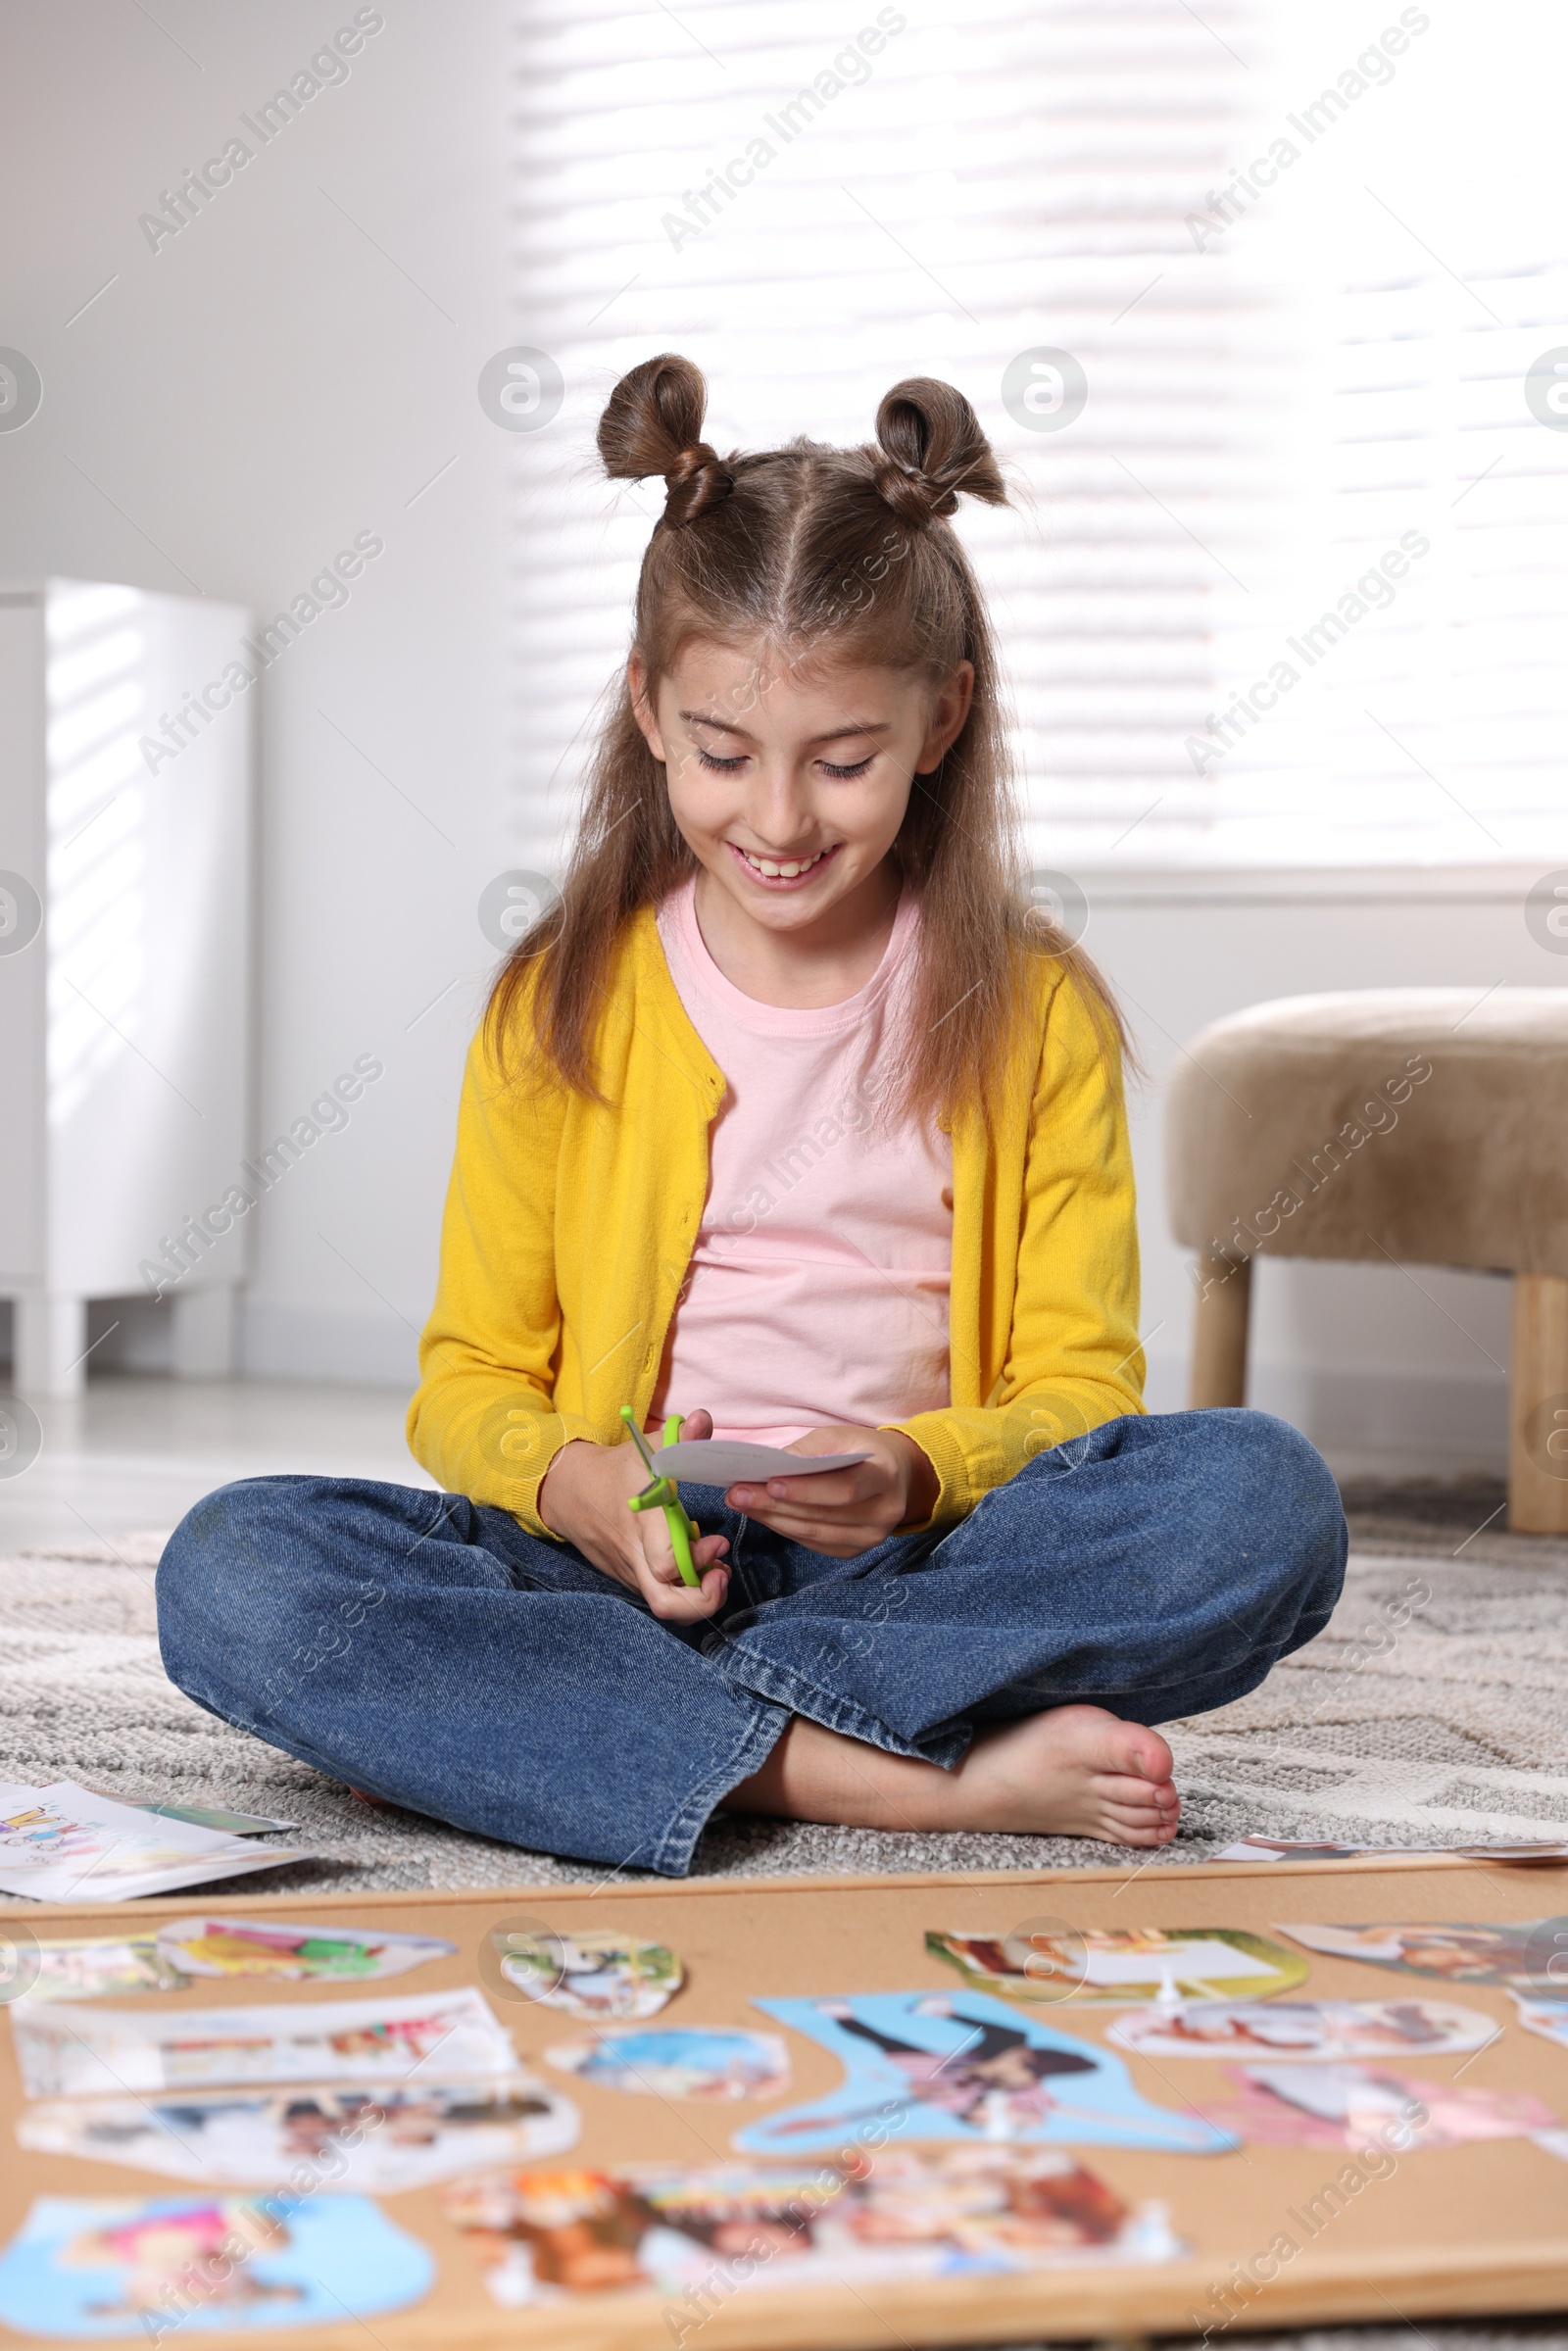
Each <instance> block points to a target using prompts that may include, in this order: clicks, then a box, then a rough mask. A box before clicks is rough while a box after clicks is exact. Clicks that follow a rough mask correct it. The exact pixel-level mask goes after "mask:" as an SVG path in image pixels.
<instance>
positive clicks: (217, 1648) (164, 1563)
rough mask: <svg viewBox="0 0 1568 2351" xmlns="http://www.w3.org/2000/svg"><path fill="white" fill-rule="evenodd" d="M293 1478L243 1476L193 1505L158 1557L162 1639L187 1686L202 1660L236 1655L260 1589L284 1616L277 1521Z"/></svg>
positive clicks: (174, 1672)
mask: <svg viewBox="0 0 1568 2351" xmlns="http://www.w3.org/2000/svg"><path fill="white" fill-rule="evenodd" d="M303 1483H304V1481H303V1480H300V1479H295V1478H243V1479H240V1480H239V1481H237V1482H236V1483H235V1484H234V1485H232V1486H221V1487H219V1488H218V1490H217V1491H216V1493H213V1494H205V1495H204V1496H203V1497H202V1499H201V1500H200V1501H199V1502H197V1503H196V1504H195V1505H194V1507H193V1508H191V1509H190V1510H187V1511H186V1513H185V1515H184V1517H183V1518H182V1519H181V1520H180V1522H179V1524H178V1526H177V1527H176V1528H175V1529H174V1532H173V1534H172V1535H171V1537H170V1539H169V1541H168V1543H166V1544H165V1545H164V1553H163V1557H162V1558H161V1559H160V1560H159V1562H158V1577H157V1597H158V1644H159V1647H160V1649H161V1651H162V1653H163V1660H164V1670H165V1672H166V1673H167V1674H168V1675H169V1678H170V1680H171V1681H172V1682H174V1683H176V1684H178V1686H179V1687H180V1688H181V1689H187V1688H188V1683H189V1677H191V1676H192V1675H193V1674H194V1673H197V1672H199V1670H200V1667H201V1664H202V1662H203V1661H204V1659H207V1658H212V1657H217V1656H229V1657H231V1656H232V1653H233V1650H234V1648H235V1647H236V1646H237V1645H238V1644H239V1643H240V1642H241V1641H243V1639H244V1638H245V1627H246V1625H247V1623H248V1622H249V1623H252V1624H253V1623H254V1621H255V1617H256V1613H257V1609H256V1602H257V1594H258V1587H259V1586H260V1585H261V1584H263V1583H264V1582H267V1583H270V1584H271V1585H272V1586H273V1591H272V1592H271V1593H270V1594H269V1603H270V1605H269V1613H270V1612H271V1611H272V1610H273V1609H275V1610H276V1613H277V1614H278V1615H279V1616H280V1615H281V1614H282V1613H283V1608H282V1604H281V1594H280V1593H279V1592H277V1590H276V1587H277V1585H278V1584H279V1583H280V1582H281V1581H282V1579H280V1578H279V1577H278V1575H277V1568H278V1564H279V1553H280V1551H282V1550H283V1549H284V1547H285V1546H284V1545H283V1544H281V1543H279V1540H278V1532H279V1530H278V1521H279V1519H280V1516H281V1514H282V1512H283V1509H284V1508H285V1506H286V1502H287V1499H288V1495H289V1492H290V1490H292V1489H295V1488H297V1487H298V1486H299V1485H301V1484H303Z"/></svg>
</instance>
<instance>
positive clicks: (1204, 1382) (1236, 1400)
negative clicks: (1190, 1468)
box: [1187, 1257, 1252, 1412]
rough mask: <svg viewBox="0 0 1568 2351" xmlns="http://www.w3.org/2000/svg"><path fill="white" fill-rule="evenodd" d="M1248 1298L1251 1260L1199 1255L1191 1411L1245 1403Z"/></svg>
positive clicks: (1250, 1289) (1250, 1283)
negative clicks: (1218, 1405)
mask: <svg viewBox="0 0 1568 2351" xmlns="http://www.w3.org/2000/svg"><path fill="white" fill-rule="evenodd" d="M1251 1295H1252V1263H1251V1259H1250V1257H1200V1258H1199V1260H1198V1316H1197V1320H1196V1321H1195V1323H1194V1325H1193V1384H1192V1392H1191V1394H1190V1396H1188V1399H1187V1400H1188V1403H1189V1404H1190V1406H1191V1407H1192V1409H1193V1410H1194V1411H1195V1412H1202V1411H1206V1410H1208V1409H1210V1408H1211V1407H1212V1406H1214V1405H1217V1404H1245V1403H1246V1401H1247V1320H1248V1307H1249V1305H1250V1300H1251Z"/></svg>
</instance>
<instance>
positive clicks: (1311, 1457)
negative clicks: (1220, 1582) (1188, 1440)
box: [1193, 1409, 1349, 1623]
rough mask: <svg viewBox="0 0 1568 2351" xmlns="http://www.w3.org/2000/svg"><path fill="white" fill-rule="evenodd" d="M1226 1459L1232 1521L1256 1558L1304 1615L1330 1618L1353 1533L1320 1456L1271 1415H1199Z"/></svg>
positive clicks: (1238, 1412)
mask: <svg viewBox="0 0 1568 2351" xmlns="http://www.w3.org/2000/svg"><path fill="white" fill-rule="evenodd" d="M1193 1417H1194V1419H1195V1420H1199V1421H1202V1422H1205V1423H1207V1424H1208V1427H1207V1430H1206V1431H1205V1434H1206V1435H1207V1436H1208V1437H1209V1438H1210V1440H1211V1442H1212V1443H1213V1444H1214V1445H1215V1446H1216V1448H1217V1449H1218V1450H1219V1451H1220V1453H1221V1454H1222V1456H1223V1469H1224V1481H1225V1485H1226V1488H1227V1490H1228V1494H1229V1498H1230V1502H1231V1509H1232V1512H1233V1514H1234V1515H1233V1516H1232V1525H1233V1526H1235V1527H1237V1530H1238V1532H1242V1531H1245V1534H1246V1537H1247V1541H1246V1545H1245V1547H1246V1550H1247V1552H1248V1554H1249V1556H1250V1561H1251V1562H1252V1563H1253V1564H1255V1565H1258V1566H1262V1567H1265V1568H1266V1569H1267V1570H1268V1571H1269V1572H1270V1573H1271V1575H1272V1577H1273V1578H1274V1579H1275V1580H1276V1581H1277V1585H1278V1588H1279V1589H1280V1590H1281V1591H1282V1592H1290V1593H1291V1594H1292V1595H1293V1596H1294V1598H1295V1599H1296V1602H1297V1605H1298V1607H1299V1610H1300V1613H1301V1615H1302V1616H1303V1617H1315V1618H1318V1619H1319V1620H1321V1621H1322V1622H1325V1623H1326V1622H1327V1620H1328V1618H1329V1616H1330V1614H1331V1613H1332V1611H1333V1608H1334V1604H1335V1602H1336V1600H1338V1598H1339V1596H1340V1592H1341V1589H1342V1587H1343V1586H1344V1583H1345V1560H1346V1553H1347V1551H1348V1547H1349V1533H1348V1528H1347V1527H1346V1523H1345V1512H1344V1509H1343V1508H1342V1506H1341V1503H1340V1492H1339V1488H1338V1487H1337V1486H1336V1485H1335V1483H1334V1477H1333V1473H1332V1472H1331V1470H1330V1468H1329V1465H1328V1463H1327V1462H1326V1461H1325V1460H1324V1458H1323V1456H1322V1454H1321V1453H1320V1452H1319V1451H1318V1449H1317V1447H1316V1445H1313V1444H1312V1443H1311V1442H1310V1441H1309V1440H1308V1439H1307V1438H1305V1437H1303V1436H1302V1435H1301V1432H1300V1430H1299V1429H1296V1428H1293V1427H1292V1426H1291V1424H1290V1422H1289V1421H1288V1420H1279V1419H1276V1417H1275V1415H1274V1414H1273V1413H1272V1412H1251V1411H1246V1410H1241V1409H1236V1410H1229V1409H1221V1410H1211V1411H1205V1412H1201V1413H1195V1414H1194V1415H1193Z"/></svg>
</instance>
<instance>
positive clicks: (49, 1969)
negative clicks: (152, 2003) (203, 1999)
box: [12, 1935, 190, 2000]
mask: <svg viewBox="0 0 1568 2351" xmlns="http://www.w3.org/2000/svg"><path fill="white" fill-rule="evenodd" d="M22 1957H23V1959H30V1962H31V1966H32V1967H33V1968H36V1971H37V1972H36V1974H34V1975H32V1978H31V1981H30V1983H29V1982H27V1981H25V1980H24V1981H23V1982H22V1983H21V1984H20V1985H19V1986H18V1988H17V1989H16V1990H15V1991H14V1992H13V1993H12V1998H13V1999H14V2000H102V1999H116V1998H122V1997H123V1995H124V1994H125V1993H126V1992H142V1991H182V1990H183V1989H184V1987H185V1985H186V1984H188V1983H189V1981H190V1979H189V1977H188V1976H182V1975H181V1974H180V1972H179V1970H178V1969H177V1968H175V1967H172V1966H171V1965H170V1963H169V1961H168V1960H167V1959H166V1958H165V1957H164V1955H163V1953H162V1952H161V1951H160V1950H159V1948H158V1945H157V1943H156V1942H155V1941H154V1940H153V1938H152V1936H151V1935H62V1936H58V1937H53V1938H50V1939H48V1940H45V1939H44V1938H43V1937H41V1936H40V1937H39V1938H38V1939H37V1940H36V1941H35V1942H34V1943H33V1944H32V1946H31V1949H30V1952H25V1953H23V1954H22ZM28 1972H29V1973H30V1970H29V1971H28Z"/></svg>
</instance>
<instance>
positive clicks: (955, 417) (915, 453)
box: [873, 375, 1007, 527]
mask: <svg viewBox="0 0 1568 2351" xmlns="http://www.w3.org/2000/svg"><path fill="white" fill-rule="evenodd" d="M876 437H877V444H878V446H879V448H880V449H881V451H882V462H881V464H880V465H877V467H876V468H875V472H874V474H873V479H874V480H875V482H876V486H877V490H878V492H879V493H880V495H881V497H882V498H883V499H884V500H885V501H886V503H887V504H888V505H889V506H890V507H891V508H892V509H893V512H894V513H895V514H897V515H898V516H899V517H900V519H901V520H902V521H905V522H909V523H913V524H914V525H915V526H916V527H918V526H919V525H920V524H921V523H925V522H934V521H938V520H945V519H946V517H947V516H948V515H949V514H954V513H955V512H956V508H957V504H958V498H959V494H960V493H962V494H963V495H964V496H966V497H969V498H981V499H984V501H985V503H986V504H987V505H988V506H1005V505H1006V503H1007V486H1006V484H1005V481H1004V480H1003V478H1002V473H1001V469H1000V468H999V466H998V465H997V461H996V459H995V457H994V456H993V455H992V452H991V444H990V442H989V441H988V440H987V439H986V436H985V434H984V433H983V432H982V430H981V428H980V419H979V417H978V416H976V415H975V413H974V410H973V409H972V408H971V407H970V405H969V403H968V401H967V400H965V398H964V396H963V394H962V393H961V392H959V391H956V390H955V389H954V387H953V385H952V384H945V383H939V382H937V380H936V379H935V377H933V376H930V375H911V376H909V377H908V378H907V381H905V382H904V383H899V384H895V385H894V387H893V389H892V391H891V392H889V394H888V395H887V398H886V399H885V400H884V401H883V403H882V405H881V407H880V408H879V409H878V410H877V412H876Z"/></svg>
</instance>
